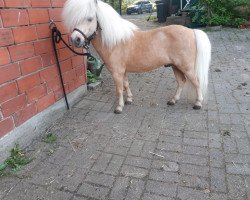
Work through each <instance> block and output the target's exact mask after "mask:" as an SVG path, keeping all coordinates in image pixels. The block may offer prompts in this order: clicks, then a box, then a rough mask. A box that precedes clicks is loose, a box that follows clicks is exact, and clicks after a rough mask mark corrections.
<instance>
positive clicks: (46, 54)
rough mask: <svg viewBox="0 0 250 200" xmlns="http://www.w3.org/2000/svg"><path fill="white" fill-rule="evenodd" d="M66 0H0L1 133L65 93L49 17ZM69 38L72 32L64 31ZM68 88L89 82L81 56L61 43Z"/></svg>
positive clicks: (57, 18)
mask: <svg viewBox="0 0 250 200" xmlns="http://www.w3.org/2000/svg"><path fill="white" fill-rule="evenodd" d="M64 2H65V0H0V137H2V136H4V135H5V134H7V133H8V132H9V131H11V130H13V129H14V128H15V127H18V126H20V125H21V124H22V123H24V122H25V121H27V120H28V119H30V118H31V117H32V116H34V115H36V114H37V113H39V112H41V111H43V110H44V109H46V108H47V107H49V106H50V105H52V104H54V103H55V102H56V101H58V100H59V99H61V98H62V95H63V94H62V88H61V84H60V80H59V74H58V70H57V67H56V65H55V57H54V52H53V49H52V44H51V38H50V35H51V30H50V29H49V24H48V22H49V20H50V19H53V20H54V21H55V22H56V24H57V27H58V29H59V30H60V31H61V32H62V33H63V34H66V31H65V29H64V27H63V23H62V22H61V11H62V7H63V5H64ZM64 38H65V39H66V40H67V41H68V35H64ZM58 55H59V59H60V63H61V68H62V72H63V79H64V82H65V87H66V91H67V93H69V92H71V91H73V90H75V89H76V88H78V87H79V86H81V85H83V84H86V73H85V72H86V71H85V66H84V64H83V57H82V56H75V55H73V54H72V53H71V52H70V51H69V50H68V49H66V48H65V47H64V45H62V44H59V45H58Z"/></svg>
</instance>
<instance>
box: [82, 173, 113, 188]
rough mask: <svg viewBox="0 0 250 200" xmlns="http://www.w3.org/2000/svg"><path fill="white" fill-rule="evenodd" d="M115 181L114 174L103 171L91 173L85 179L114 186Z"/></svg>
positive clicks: (106, 185)
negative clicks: (103, 172)
mask: <svg viewBox="0 0 250 200" xmlns="http://www.w3.org/2000/svg"><path fill="white" fill-rule="evenodd" d="M114 181H115V177H114V176H110V175H106V174H102V173H91V174H88V176H87V177H86V179H85V182H89V183H93V184H98V185H102V186H105V187H112V186H113V183H114Z"/></svg>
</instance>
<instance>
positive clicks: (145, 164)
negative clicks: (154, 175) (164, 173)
mask: <svg viewBox="0 0 250 200" xmlns="http://www.w3.org/2000/svg"><path fill="white" fill-rule="evenodd" d="M124 164H127V165H132V166H135V167H141V168H146V169H149V168H150V165H151V160H148V159H146V158H141V157H134V156H128V157H127V158H126V160H125V162H124Z"/></svg>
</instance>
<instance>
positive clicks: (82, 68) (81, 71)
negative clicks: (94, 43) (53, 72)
mask: <svg viewBox="0 0 250 200" xmlns="http://www.w3.org/2000/svg"><path fill="white" fill-rule="evenodd" d="M75 69H76V75H77V76H83V75H85V74H86V69H85V65H80V66H77V67H76V68H75Z"/></svg>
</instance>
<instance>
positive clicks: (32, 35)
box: [12, 26, 37, 44]
mask: <svg viewBox="0 0 250 200" xmlns="http://www.w3.org/2000/svg"><path fill="white" fill-rule="evenodd" d="M12 30H13V35H14V38H15V43H16V44H18V43H22V42H28V41H32V40H36V39H37V34H36V27H35V26H24V27H18V28H13V29H12Z"/></svg>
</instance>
